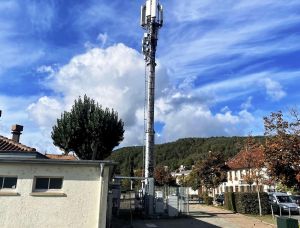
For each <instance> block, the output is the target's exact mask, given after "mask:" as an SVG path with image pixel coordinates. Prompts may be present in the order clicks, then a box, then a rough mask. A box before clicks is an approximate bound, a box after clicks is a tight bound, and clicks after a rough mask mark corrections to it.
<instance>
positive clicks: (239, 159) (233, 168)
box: [214, 149, 275, 194]
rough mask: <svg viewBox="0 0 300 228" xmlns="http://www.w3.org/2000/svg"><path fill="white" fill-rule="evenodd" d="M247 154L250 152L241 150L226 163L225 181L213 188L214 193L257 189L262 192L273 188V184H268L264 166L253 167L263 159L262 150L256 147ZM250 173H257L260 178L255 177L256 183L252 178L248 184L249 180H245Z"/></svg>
mask: <svg viewBox="0 0 300 228" xmlns="http://www.w3.org/2000/svg"><path fill="white" fill-rule="evenodd" d="M248 154H250V153H249V152H247V151H245V150H242V151H241V152H240V153H238V154H237V155H236V156H234V157H233V158H231V159H230V160H229V161H228V162H227V163H226V164H227V166H228V167H229V171H228V172H227V181H226V182H224V183H222V184H221V185H220V186H219V187H218V188H217V189H215V191H214V193H215V194H219V193H222V192H249V191H257V190H258V189H259V190H260V191H264V192H269V191H274V190H275V186H274V184H270V181H269V177H268V175H267V172H266V168H260V169H255V168H254V167H255V164H257V162H261V161H263V156H264V155H263V151H262V150H261V149H256V150H254V151H251V154H250V155H251V156H249V155H248ZM251 173H252V175H253V176H255V175H256V176H258V174H259V176H260V178H257V179H258V180H259V181H258V183H257V182H256V181H255V180H253V183H251V185H250V181H249V180H247V177H248V176H249V175H250V174H251ZM253 179H255V178H253ZM267 183H268V184H267Z"/></svg>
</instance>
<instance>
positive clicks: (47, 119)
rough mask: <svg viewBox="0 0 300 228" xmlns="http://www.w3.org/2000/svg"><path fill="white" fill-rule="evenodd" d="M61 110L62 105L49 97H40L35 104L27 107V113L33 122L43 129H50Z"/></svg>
mask: <svg viewBox="0 0 300 228" xmlns="http://www.w3.org/2000/svg"><path fill="white" fill-rule="evenodd" d="M62 110H63V106H62V104H61V103H60V102H59V101H58V100H56V99H54V98H50V97H46V96H45V97H41V98H40V99H39V100H38V101H37V102H36V103H32V104H30V105H29V106H28V108H27V111H28V112H29V115H30V117H31V118H32V119H34V121H35V122H36V123H37V124H38V125H39V126H41V127H43V128H50V127H52V126H53V125H54V123H55V122H54V120H56V119H57V118H58V117H59V116H60V114H61V112H62Z"/></svg>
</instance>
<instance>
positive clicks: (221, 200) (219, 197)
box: [215, 193, 224, 206]
mask: <svg viewBox="0 0 300 228" xmlns="http://www.w3.org/2000/svg"><path fill="white" fill-rule="evenodd" d="M215 202H216V203H217V204H218V205H221V206H223V204H224V193H221V194H220V195H217V196H216V199H215Z"/></svg>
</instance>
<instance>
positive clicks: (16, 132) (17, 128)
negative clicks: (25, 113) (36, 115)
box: [11, 124, 23, 143]
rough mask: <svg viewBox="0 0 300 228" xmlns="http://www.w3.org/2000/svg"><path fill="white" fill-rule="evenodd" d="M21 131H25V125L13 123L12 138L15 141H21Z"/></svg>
mask: <svg viewBox="0 0 300 228" xmlns="http://www.w3.org/2000/svg"><path fill="white" fill-rule="evenodd" d="M21 131H23V126H22V125H18V124H15V125H12V126H11V133H12V140H13V141H15V142H17V143H18V142H19V141H20V135H21V134H22V133H21Z"/></svg>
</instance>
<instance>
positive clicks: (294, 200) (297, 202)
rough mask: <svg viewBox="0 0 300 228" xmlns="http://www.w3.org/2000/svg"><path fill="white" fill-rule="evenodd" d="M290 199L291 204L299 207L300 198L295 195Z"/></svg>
mask: <svg viewBox="0 0 300 228" xmlns="http://www.w3.org/2000/svg"><path fill="white" fill-rule="evenodd" d="M290 197H291V199H292V201H293V203H296V204H298V206H300V196H299V195H297V196H290Z"/></svg>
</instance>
